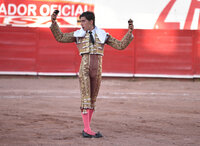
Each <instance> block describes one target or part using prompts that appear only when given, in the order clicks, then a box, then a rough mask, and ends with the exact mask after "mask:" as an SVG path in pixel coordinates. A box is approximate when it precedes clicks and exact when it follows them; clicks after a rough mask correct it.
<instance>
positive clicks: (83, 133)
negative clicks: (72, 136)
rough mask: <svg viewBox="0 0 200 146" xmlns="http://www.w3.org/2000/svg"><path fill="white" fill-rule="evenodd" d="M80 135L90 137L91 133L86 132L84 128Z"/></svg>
mask: <svg viewBox="0 0 200 146" xmlns="http://www.w3.org/2000/svg"><path fill="white" fill-rule="evenodd" d="M82 136H83V137H84V138H92V135H90V134H87V133H86V132H85V131H84V130H83V131H82Z"/></svg>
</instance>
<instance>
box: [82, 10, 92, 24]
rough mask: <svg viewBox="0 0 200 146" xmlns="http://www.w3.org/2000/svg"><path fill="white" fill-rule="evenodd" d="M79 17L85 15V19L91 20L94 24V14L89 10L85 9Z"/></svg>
mask: <svg viewBox="0 0 200 146" xmlns="http://www.w3.org/2000/svg"><path fill="white" fill-rule="evenodd" d="M81 17H85V18H86V19H87V20H89V21H90V20H93V25H94V26H95V16H94V13H93V12H91V11H86V12H83V13H82V14H81V15H80V16H79V19H81Z"/></svg>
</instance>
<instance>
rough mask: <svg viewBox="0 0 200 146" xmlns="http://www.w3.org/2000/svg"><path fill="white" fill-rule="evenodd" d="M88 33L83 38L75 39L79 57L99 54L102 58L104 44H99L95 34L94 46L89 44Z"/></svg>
mask: <svg viewBox="0 0 200 146" xmlns="http://www.w3.org/2000/svg"><path fill="white" fill-rule="evenodd" d="M89 40H90V37H89V33H86V35H85V37H79V38H77V47H78V49H79V53H80V55H82V54H86V53H88V54H99V55H102V56H103V53H104V49H103V48H104V44H102V43H101V41H100V40H99V38H98V36H97V35H96V34H95V43H94V45H93V44H92V43H90V41H89Z"/></svg>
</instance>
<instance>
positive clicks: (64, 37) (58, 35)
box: [50, 12, 76, 43]
mask: <svg viewBox="0 0 200 146" xmlns="http://www.w3.org/2000/svg"><path fill="white" fill-rule="evenodd" d="M56 17H57V14H56V13H55V12H54V13H53V14H52V15H51V21H52V24H51V26H50V29H51V32H52V33H53V35H54V37H55V39H56V40H57V41H58V42H61V43H72V42H75V41H76V38H75V37H74V36H73V34H74V32H71V33H62V32H61V30H60V28H59V26H58V24H57V22H56Z"/></svg>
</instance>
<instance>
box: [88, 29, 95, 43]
mask: <svg viewBox="0 0 200 146" xmlns="http://www.w3.org/2000/svg"><path fill="white" fill-rule="evenodd" d="M89 34H90V42H91V43H92V44H93V45H94V38H93V35H92V32H91V31H89Z"/></svg>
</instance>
